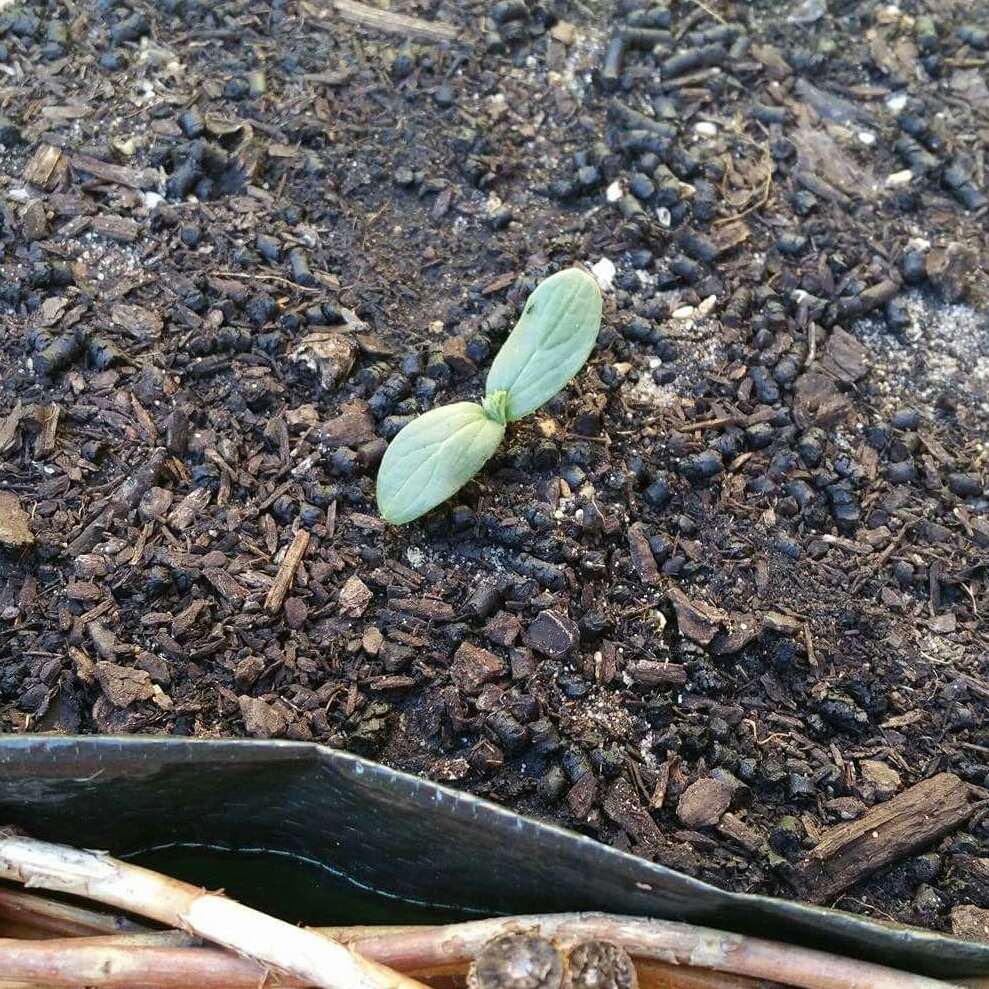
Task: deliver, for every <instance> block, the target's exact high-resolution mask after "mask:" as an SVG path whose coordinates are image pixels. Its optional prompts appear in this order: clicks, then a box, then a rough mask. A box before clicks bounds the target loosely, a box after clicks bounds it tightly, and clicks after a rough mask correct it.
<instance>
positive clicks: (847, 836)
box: [797, 773, 975, 902]
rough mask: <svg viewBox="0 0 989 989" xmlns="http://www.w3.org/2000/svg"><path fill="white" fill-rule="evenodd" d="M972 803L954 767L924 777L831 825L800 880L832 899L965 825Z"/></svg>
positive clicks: (810, 891) (813, 895)
mask: <svg viewBox="0 0 989 989" xmlns="http://www.w3.org/2000/svg"><path fill="white" fill-rule="evenodd" d="M973 803H974V796H973V794H972V791H971V789H970V787H969V786H968V785H967V784H965V783H964V782H962V780H960V779H959V778H958V777H957V776H955V775H954V774H953V773H939V774H938V775H937V776H932V777H931V778H930V779H928V780H923V781H921V782H920V783H917V784H916V785H915V786H912V787H910V788H909V789H908V790H904V791H903V793H901V794H899V796H896V797H894V798H893V799H892V800H890V801H888V802H887V803H884V804H879V805H878V806H876V807H873V808H871V809H870V810H869V811H867V812H866V813H865V814H863V815H862V816H861V817H860V818H858V820H855V821H849V822H847V823H845V824H839V825H837V826H835V827H833V828H831V830H830V831H828V832H827V833H826V834H825V835H824V837H823V838H822V839H821V841H820V842H819V843H818V845H817V847H816V848H815V849H814V850H813V851H812V852H811V853H810V856H809V857H808V858H807V860H806V861H805V862H804V863H803V864H802V865H801V866H800V867H799V868H798V870H797V882H798V884H799V885H800V886H801V887H802V888H803V890H804V891H805V892H806V894H807V896H808V897H809V898H810V899H812V900H814V901H815V902H822V901H824V900H830V899H833V898H834V897H835V896H837V895H838V894H839V893H842V892H843V891H844V890H846V889H848V888H849V887H850V886H854V885H855V883H857V882H858V881H859V880H861V879H864V878H865V877H866V876H869V875H871V874H872V873H873V872H875V871H876V870H877V869H881V868H882V867H883V866H886V865H889V864H890V863H891V862H896V861H898V860H899V859H901V858H904V857H905V856H907V855H911V854H913V853H914V852H916V851H919V850H920V849H921V848H924V847H925V846H927V845H929V844H931V843H932V842H934V841H937V840H938V838H941V837H942V836H944V835H946V834H948V833H949V832H950V831H954V830H955V829H956V828H958V827H960V826H961V825H962V824H964V823H965V821H967V820H968V819H969V818H970V817H971V816H972V813H973V812H974V809H975V808H974V807H973Z"/></svg>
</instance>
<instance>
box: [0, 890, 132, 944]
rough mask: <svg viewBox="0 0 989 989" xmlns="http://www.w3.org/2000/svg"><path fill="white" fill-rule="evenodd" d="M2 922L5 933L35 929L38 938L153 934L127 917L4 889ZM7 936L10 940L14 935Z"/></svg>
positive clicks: (0, 894)
mask: <svg viewBox="0 0 989 989" xmlns="http://www.w3.org/2000/svg"><path fill="white" fill-rule="evenodd" d="M0 921H2V922H3V926H4V929H5V930H9V929H10V927H12V926H14V927H17V928H18V929H24V930H28V929H32V930H34V931H36V932H37V936H38V937H56V936H59V935H61V936H63V937H82V936H84V935H93V934H120V933H123V932H128V933H138V932H142V931H144V932H146V931H150V930H151V928H149V927H144V926H143V925H141V924H138V923H136V922H135V921H133V920H130V919H128V918H127V917H120V916H115V915H114V914H107V913H100V912H99V911H98V910H87V909H86V908H85V907H78V906H73V905H71V904H68V903H60V902H59V901H58V900H50V899H48V898H47V897H44V896H34V895H32V894H31V893H25V892H24V891H23V890H20V889H0ZM5 936H7V937H10V934H9V933H8V934H6V935H5ZM28 936H32V937H33V936H35V935H28Z"/></svg>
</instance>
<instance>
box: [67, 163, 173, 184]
mask: <svg viewBox="0 0 989 989" xmlns="http://www.w3.org/2000/svg"><path fill="white" fill-rule="evenodd" d="M69 164H70V165H71V166H72V168H73V169H74V170H75V171H77V172H86V173H88V174H89V175H92V176H93V177H94V178H97V179H99V180H100V181H102V182H112V183H114V184H116V185H124V186H127V187H128V188H130V189H157V188H158V185H159V184H160V182H161V175H160V174H159V173H158V172H157V171H156V170H155V169H153V168H128V167H127V166H126V165H114V164H112V163H111V162H106V161H100V160H99V158H91V157H90V156H89V155H73V156H72V158H71V159H70V162H69Z"/></svg>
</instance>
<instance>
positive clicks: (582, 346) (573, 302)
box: [486, 268, 601, 422]
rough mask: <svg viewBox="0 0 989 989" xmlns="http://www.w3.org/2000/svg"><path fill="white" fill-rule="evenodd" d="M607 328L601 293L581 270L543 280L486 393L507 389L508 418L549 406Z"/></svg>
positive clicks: (497, 361)
mask: <svg viewBox="0 0 989 989" xmlns="http://www.w3.org/2000/svg"><path fill="white" fill-rule="evenodd" d="M600 327H601V290H600V289H599V288H598V284H597V282H596V281H595V280H594V278H593V277H592V276H591V275H589V274H587V272H586V271H582V270H581V269H580V268H567V269H566V270H564V271H559V272H557V273H556V274H555V275H551V276H550V277H549V278H547V279H546V280H545V281H543V282H540V284H539V285H538V286H537V287H536V290H535V291H534V292H533V293H532V295H530V296H529V298H528V300H527V301H526V304H525V308H524V309H523V310H522V315H521V316H520V317H519V321H518V322H517V323H516V324H515V329H513V330H512V332H511V333H510V334H509V337H508V339H507V340H506V341H505V345H504V346H503V347H502V348H501V350H500V351H499V352H498V356H497V357H495V359H494V363H493V364H492V365H491V370H490V371H489V372H488V380H487V387H486V392H487V394H488V395H491V394H493V393H494V392H499V391H504V392H506V393H507V395H508V398H507V402H506V409H505V412H506V418H507V419H508V421H509V422H513V421H514V420H516V419H521V418H522V416H526V415H528V414H529V413H530V412H534V411H535V410H536V409H538V408H539V406H540V405H543V404H545V403H546V402H548V401H549V400H550V399H551V398H552V397H553V396H554V395H555V394H556V393H557V392H558V391H559V390H560V389H561V388H562V387H563V386H564V385H565V384H566V383H567V382H568V381H569V380H570V379H571V378H572V377H573V376H574V375H575V374H576V373H577V372H578V371H579V370H580V369H581V368H582V367H583V366H584V363H585V362H586V361H587V358H588V357H589V356H590V353H591V351H592V350H593V349H594V342H595V341H596V340H597V337H598V330H599V329H600Z"/></svg>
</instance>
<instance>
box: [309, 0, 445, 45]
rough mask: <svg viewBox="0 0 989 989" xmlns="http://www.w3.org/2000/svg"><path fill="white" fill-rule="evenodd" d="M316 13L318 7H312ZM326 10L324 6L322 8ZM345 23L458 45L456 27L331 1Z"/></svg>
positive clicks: (345, 1) (350, 1) (346, 0)
mask: <svg viewBox="0 0 989 989" xmlns="http://www.w3.org/2000/svg"><path fill="white" fill-rule="evenodd" d="M307 6H309V7H310V9H311V10H315V9H316V6H315V5H308V4H307ZM320 6H322V5H320ZM327 6H329V7H330V8H331V9H332V10H334V11H336V13H337V16H338V17H339V18H340V20H342V21H349V22H350V23H351V24H359V25H360V26H362V27H369V28H372V29H374V30H377V31H384V32H385V33H387V34H400V35H402V36H404V37H408V38H412V39H413V40H416V41H454V40H455V39H456V37H457V35H458V34H459V32H458V30H457V29H456V28H455V27H454V26H453V25H452V24H444V23H443V22H442V21H425V20H423V19H422V18H420V17H409V16H408V14H394V13H392V12H391V11H390V10H382V9H381V8H380V7H370V6H368V5H367V4H364V3H357V2H355V0H330V2H329V3H328V4H327Z"/></svg>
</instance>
